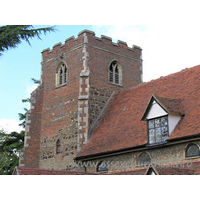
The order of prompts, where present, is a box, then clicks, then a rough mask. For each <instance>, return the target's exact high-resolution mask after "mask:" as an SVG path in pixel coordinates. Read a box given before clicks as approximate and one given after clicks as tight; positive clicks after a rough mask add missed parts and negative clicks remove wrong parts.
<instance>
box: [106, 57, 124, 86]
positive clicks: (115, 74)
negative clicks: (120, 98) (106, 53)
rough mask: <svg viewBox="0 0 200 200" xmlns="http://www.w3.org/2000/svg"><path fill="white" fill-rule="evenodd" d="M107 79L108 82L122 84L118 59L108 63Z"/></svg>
mask: <svg viewBox="0 0 200 200" xmlns="http://www.w3.org/2000/svg"><path fill="white" fill-rule="evenodd" d="M108 71H109V72H108V81H109V83H112V84H116V85H122V67H121V65H120V64H119V63H118V61H116V60H114V61H112V62H111V63H110V65H109V70H108Z"/></svg>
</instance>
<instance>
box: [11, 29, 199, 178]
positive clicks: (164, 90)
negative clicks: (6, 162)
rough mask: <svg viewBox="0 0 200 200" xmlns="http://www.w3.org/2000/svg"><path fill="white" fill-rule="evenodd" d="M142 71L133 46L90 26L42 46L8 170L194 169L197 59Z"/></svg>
mask: <svg viewBox="0 0 200 200" xmlns="http://www.w3.org/2000/svg"><path fill="white" fill-rule="evenodd" d="M161 67H162V66H161ZM142 74H143V68H142V49H141V48H140V47H139V46H136V45H133V47H132V48H130V47H128V46H127V44H126V42H124V41H120V40H118V42H117V43H114V42H112V39H111V38H110V37H107V36H104V35H102V36H101V38H99V37H96V36H95V33H94V32H92V31H88V30H84V31H82V32H80V33H79V34H78V37H77V38H74V37H70V38H68V39H67V40H66V41H65V44H61V43H58V44H56V45H54V46H53V48H52V49H49V48H48V49H45V50H43V51H42V62H41V84H40V85H39V87H38V88H37V89H36V90H35V91H33V93H32V95H31V108H30V110H29V111H28V112H27V114H26V128H25V144H24V148H23V150H22V151H21V153H20V163H19V166H17V167H15V170H14V171H13V174H63V175H64V174H66V175H67V174H82V175H94V174H95V175H111V174H116V175H117V174H119V175H120V174H130V175H131V174H132V175H164V174H169V175H170V174H175V175H176V174H177V175H178V174H185V175H186V174H188V175H189V174H192V175H194V174H200V149H199V148H200V120H199V119H200V98H199V95H200V66H195V67H191V68H188V69H185V70H182V71H180V72H177V73H174V74H170V75H168V76H165V77H161V78H159V79H156V80H152V81H150V82H146V83H144V82H143V78H142Z"/></svg>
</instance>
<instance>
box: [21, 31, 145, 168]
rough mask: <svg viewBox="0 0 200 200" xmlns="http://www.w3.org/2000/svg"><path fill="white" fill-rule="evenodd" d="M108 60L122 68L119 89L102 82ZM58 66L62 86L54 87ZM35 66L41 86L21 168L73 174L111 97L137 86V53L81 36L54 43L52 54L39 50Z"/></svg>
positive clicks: (139, 64)
mask: <svg viewBox="0 0 200 200" xmlns="http://www.w3.org/2000/svg"><path fill="white" fill-rule="evenodd" d="M112 60H117V61H118V62H119V63H120V65H121V67H122V85H121V86H116V85H113V84H110V83H109V82H108V67H109V64H110V63H111V61H112ZM60 63H64V64H65V65H66V66H67V84H65V85H63V86H60V87H58V86H56V73H57V68H58V65H59V64H60ZM41 64H42V69H41V81H42V86H40V89H38V90H37V91H36V92H35V94H33V95H32V98H33V99H35V108H34V109H31V111H30V112H31V114H30V119H31V121H30V120H27V125H26V126H27V128H28V129H29V130H28V131H27V134H26V137H27V139H28V141H30V142H29V143H27V144H29V145H28V146H27V147H25V151H24V152H22V154H23V155H22V156H21V163H24V165H25V166H26V167H39V168H43V169H55V170H73V169H75V168H74V166H73V164H72V163H73V162H74V161H73V159H74V157H75V156H76V154H77V152H78V151H80V150H81V148H82V146H83V145H84V144H86V143H87V140H88V139H89V131H90V125H92V124H93V123H94V122H95V120H96V119H97V117H98V116H99V114H100V113H101V111H102V109H103V107H104V106H105V105H106V102H107V100H108V99H109V98H110V96H111V94H112V93H113V91H117V92H118V91H120V90H122V89H124V88H127V87H129V86H133V85H137V84H139V83H141V81H142V80H141V76H142V60H141V49H140V48H139V47H133V48H129V47H127V45H126V43H124V42H122V41H119V42H118V43H117V44H114V43H113V42H112V41H111V38H108V37H106V36H102V37H101V38H97V37H95V34H94V33H93V32H91V31H87V30H85V31H83V32H81V33H79V35H78V37H77V38H76V39H75V38H74V37H71V38H68V39H67V40H66V41H65V44H63V45H62V44H61V43H58V44H56V45H54V47H53V49H52V50H50V49H49V48H48V49H45V50H43V52H42V63H41ZM93 125H94V124H93ZM58 139H59V140H60V142H61V152H60V153H59V154H57V153H56V141H57V140H58ZM29 160H31V161H29ZM33 161H34V162H33Z"/></svg>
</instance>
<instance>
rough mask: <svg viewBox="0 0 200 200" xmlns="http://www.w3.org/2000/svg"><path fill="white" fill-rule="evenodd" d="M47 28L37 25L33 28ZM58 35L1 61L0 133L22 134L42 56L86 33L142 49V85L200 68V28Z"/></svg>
mask: <svg viewBox="0 0 200 200" xmlns="http://www.w3.org/2000/svg"><path fill="white" fill-rule="evenodd" d="M39 27H47V26H44V25H34V28H39ZM55 28H56V29H57V31H56V32H54V33H53V32H52V33H49V34H47V35H46V36H44V35H43V36H42V37H41V38H42V40H39V39H37V38H35V39H32V40H30V42H31V46H30V45H29V44H28V43H26V42H25V41H24V42H22V43H21V44H20V45H19V46H18V47H17V48H15V49H10V50H8V51H6V52H4V53H3V56H2V57H1V58H0V72H1V73H0V84H1V88H0V129H2V128H3V129H4V130H5V131H7V132H10V131H14V130H15V131H20V130H21V129H22V128H21V127H20V126H18V124H19V123H20V121H19V117H18V113H24V110H23V108H28V109H29V104H28V103H22V99H26V98H28V97H30V93H31V92H32V91H33V90H34V89H35V88H36V87H37V85H35V84H34V83H33V82H32V81H31V78H35V79H40V70H41V52H42V50H43V49H46V48H48V47H49V48H50V49H52V47H53V46H54V45H55V44H56V43H59V42H61V43H64V42H65V40H66V39H67V38H69V37H71V36H74V37H75V38H76V37H77V36H78V33H79V32H80V31H82V30H84V29H88V30H91V31H94V32H95V34H96V36H97V37H101V35H106V36H109V37H111V38H112V41H113V42H117V40H122V41H125V42H127V44H128V46H129V47H132V46H133V45H137V46H140V47H141V48H142V59H143V81H144V82H148V81H151V80H152V79H157V78H159V77H161V76H166V75H169V74H171V73H175V72H178V71H181V70H182V69H185V68H189V67H193V66H195V65H198V64H200V56H199V47H200V37H199V35H200V27H198V26H193V25H187V26H185V25H179V26H177V25H176V24H169V25H166V24H161V25H56V26H55Z"/></svg>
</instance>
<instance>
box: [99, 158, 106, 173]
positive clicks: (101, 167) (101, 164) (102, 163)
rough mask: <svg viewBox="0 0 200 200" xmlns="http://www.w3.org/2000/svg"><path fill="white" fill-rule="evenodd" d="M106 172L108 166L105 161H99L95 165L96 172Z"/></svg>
mask: <svg viewBox="0 0 200 200" xmlns="http://www.w3.org/2000/svg"><path fill="white" fill-rule="evenodd" d="M107 171H108V165H107V163H106V162H105V161H100V162H99V164H98V165H97V172H107Z"/></svg>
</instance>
